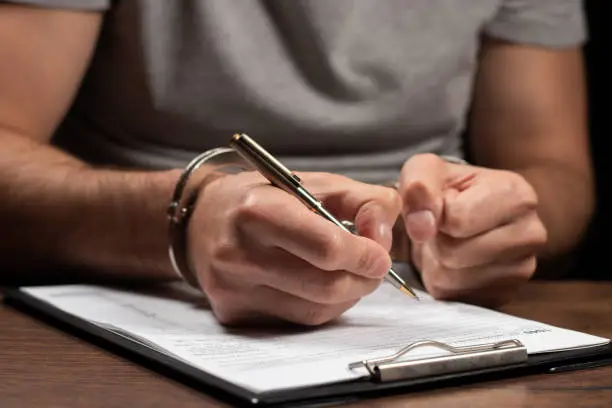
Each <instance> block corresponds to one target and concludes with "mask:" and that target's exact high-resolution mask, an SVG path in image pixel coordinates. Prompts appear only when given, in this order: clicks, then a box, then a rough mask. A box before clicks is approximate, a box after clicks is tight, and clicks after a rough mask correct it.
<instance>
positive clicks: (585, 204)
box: [519, 164, 595, 277]
mask: <svg viewBox="0 0 612 408" xmlns="http://www.w3.org/2000/svg"><path fill="white" fill-rule="evenodd" d="M519 173H521V174H522V175H523V176H524V177H525V178H526V179H527V181H529V182H530V183H531V185H532V186H533V187H534V189H535V190H536V192H537V194H538V214H539V216H540V218H541V220H542V222H543V223H544V225H545V227H546V229H547V231H548V242H547V244H546V245H545V247H544V248H542V250H541V252H540V254H539V258H540V267H539V269H538V271H537V273H536V276H538V277H556V276H560V275H562V274H564V273H565V271H564V269H567V268H569V267H570V265H569V264H568V263H567V259H568V257H571V256H572V254H573V252H574V250H575V249H576V246H577V245H578V244H579V243H580V240H581V239H582V237H583V235H584V233H585V231H586V229H587V227H588V225H589V222H590V220H591V217H592V214H593V211H594V207H595V198H594V186H593V180H592V178H591V177H590V174H583V173H581V172H579V171H575V170H573V169H571V168H569V167H568V166H564V165H562V164H545V165H544V164H543V165H538V166H534V167H531V168H527V169H523V170H520V171H519Z"/></svg>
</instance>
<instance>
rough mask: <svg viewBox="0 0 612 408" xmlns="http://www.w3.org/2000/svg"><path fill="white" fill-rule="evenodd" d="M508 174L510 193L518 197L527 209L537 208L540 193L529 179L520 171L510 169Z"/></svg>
mask: <svg viewBox="0 0 612 408" xmlns="http://www.w3.org/2000/svg"><path fill="white" fill-rule="evenodd" d="M506 175H507V176H506V177H507V180H508V183H507V188H508V190H509V191H508V193H509V194H510V195H514V196H515V197H517V198H518V200H519V201H520V204H521V205H522V206H523V207H525V208H526V209H532V208H535V207H536V206H537V205H538V195H537V193H536V191H535V189H534V188H533V187H532V185H531V184H530V183H529V182H528V181H527V179H526V178H525V177H523V176H522V175H521V174H519V173H515V172H510V171H508V172H506Z"/></svg>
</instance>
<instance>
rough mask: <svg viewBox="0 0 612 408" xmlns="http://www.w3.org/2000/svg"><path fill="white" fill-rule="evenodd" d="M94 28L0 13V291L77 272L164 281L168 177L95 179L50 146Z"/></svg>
mask: <svg viewBox="0 0 612 408" xmlns="http://www.w3.org/2000/svg"><path fill="white" fill-rule="evenodd" d="M101 20H102V15H101V13H94V12H78V11H60V10H48V9H42V8H29V7H23V6H9V5H0V89H1V90H2V91H1V92H0V146H1V148H0V225H1V226H2V227H1V228H0V234H2V238H1V244H0V283H7V282H10V283H21V282H26V281H27V282H31V281H47V280H49V279H51V278H53V279H57V272H54V274H53V276H51V275H50V274H51V271H54V270H55V271H57V270H62V271H67V270H68V269H74V270H79V269H80V268H83V267H87V268H88V269H90V272H89V275H88V276H90V277H119V276H121V277H123V278H131V277H133V278H139V277H172V276H173V272H172V271H171V267H170V263H169V260H168V257H167V251H166V242H165V241H166V231H165V228H166V226H165V209H166V205H167V204H168V200H169V199H170V195H171V192H172V188H173V186H174V182H175V181H176V178H177V174H176V171H168V172H150V173H148V172H122V171H112V170H96V169H93V168H91V167H89V166H88V165H86V164H85V163H83V162H81V161H80V160H77V159H76V158H74V157H71V156H69V155H67V154H65V153H63V152H61V151H59V150H57V149H55V148H53V147H51V146H50V145H49V140H50V138H51V135H52V134H53V132H54V130H55V128H56V127H57V126H58V124H59V123H60V121H61V119H62V118H63V116H64V115H65V113H66V111H67V109H68V107H69V106H70V104H71V102H72V100H73V98H74V95H75V93H76V92H77V89H78V87H79V85H80V82H81V79H82V76H83V74H84V72H85V70H86V67H87V65H88V63H89V60H90V58H91V55H92V52H93V49H94V47H95V43H96V40H97V36H98V31H99V28H100V25H101ZM62 273H66V272H62ZM62 273H60V274H62Z"/></svg>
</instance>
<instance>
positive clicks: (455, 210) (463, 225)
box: [444, 203, 468, 238]
mask: <svg viewBox="0 0 612 408" xmlns="http://www.w3.org/2000/svg"><path fill="white" fill-rule="evenodd" d="M467 227H468V210H467V208H466V207H465V206H464V205H462V204H459V203H453V204H452V205H448V206H447V207H446V208H445V214H444V228H445V231H446V232H447V233H448V234H449V235H450V236H452V237H457V238H461V237H464V236H465V235H466V229H467Z"/></svg>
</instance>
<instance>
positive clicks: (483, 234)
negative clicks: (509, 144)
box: [399, 154, 546, 307]
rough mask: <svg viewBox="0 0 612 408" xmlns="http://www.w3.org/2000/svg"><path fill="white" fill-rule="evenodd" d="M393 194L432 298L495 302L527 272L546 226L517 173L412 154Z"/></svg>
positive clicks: (504, 298) (532, 268)
mask: <svg viewBox="0 0 612 408" xmlns="http://www.w3.org/2000/svg"><path fill="white" fill-rule="evenodd" d="M399 192H400V196H401V197H402V200H403V210H402V211H403V218H404V220H403V221H404V226H405V231H406V233H407V234H408V236H409V237H410V241H411V244H412V246H411V256H412V261H413V263H414V264H415V265H416V267H417V268H418V269H419V271H420V273H421V276H422V280H423V283H424V285H425V287H426V289H427V290H428V292H429V293H430V294H432V296H434V297H435V298H438V299H452V300H460V301H465V302H469V303H475V304H480V305H484V306H489V307H495V306H498V305H500V304H503V303H505V302H507V301H508V300H510V298H511V297H512V295H513V293H514V292H515V290H516V289H517V287H518V286H520V285H521V284H522V283H524V282H526V281H527V280H529V279H530V278H531V277H532V275H533V273H534V272H535V269H536V254H537V253H538V250H539V248H540V247H541V246H542V245H543V244H545V242H546V229H545V228H544V225H543V224H542V222H541V220H540V218H539V217H538V213H537V211H536V207H537V196H536V193H535V191H534V190H533V188H532V187H531V185H530V184H529V183H528V182H527V181H526V180H525V179H524V178H523V177H522V176H520V175H519V174H517V173H514V172H510V171H501V170H491V169H485V168H479V167H474V166H469V165H460V164H453V163H448V162H446V161H444V160H442V159H441V158H439V157H438V156H435V155H432V154H423V155H416V156H414V157H413V158H411V159H410V160H408V161H407V162H406V163H405V165H404V166H403V168H402V173H401V178H400V183H399Z"/></svg>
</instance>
